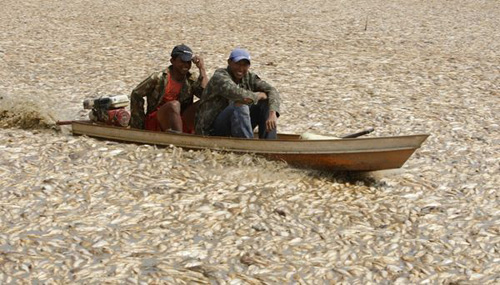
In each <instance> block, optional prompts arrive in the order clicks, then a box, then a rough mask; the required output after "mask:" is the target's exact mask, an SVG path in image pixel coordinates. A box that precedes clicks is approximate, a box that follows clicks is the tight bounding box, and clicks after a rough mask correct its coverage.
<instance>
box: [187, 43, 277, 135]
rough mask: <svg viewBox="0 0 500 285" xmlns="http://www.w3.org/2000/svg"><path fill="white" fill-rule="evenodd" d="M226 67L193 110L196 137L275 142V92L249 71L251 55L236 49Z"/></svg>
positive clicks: (218, 72)
mask: <svg viewBox="0 0 500 285" xmlns="http://www.w3.org/2000/svg"><path fill="white" fill-rule="evenodd" d="M227 62H228V66H227V68H220V69H217V70H216V71H215V73H214V75H213V77H212V78H211V79H210V81H209V82H208V84H207V87H206V88H205V90H204V91H203V95H202V97H201V100H200V105H199V106H198V110H197V111H196V124H195V131H196V134H199V135H209V136H233V137H241V138H253V129H254V128H255V127H256V126H259V138H264V139H276V134H277V131H276V121H277V119H278V116H279V113H278V112H279V107H280V97H279V93H278V91H277V90H276V89H275V88H274V87H272V86H271V85H269V84H268V83H266V82H265V81H263V80H261V79H260V78H259V76H257V75H256V74H255V73H252V72H249V71H248V69H249V68H250V54H249V53H248V52H247V51H246V50H243V49H239V48H236V49H234V50H233V51H232V52H231V54H230V55H229V59H228V61H227Z"/></svg>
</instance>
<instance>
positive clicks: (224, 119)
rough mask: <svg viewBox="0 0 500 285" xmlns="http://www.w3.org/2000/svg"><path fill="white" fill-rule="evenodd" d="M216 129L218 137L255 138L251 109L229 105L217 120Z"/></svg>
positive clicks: (238, 105)
mask: <svg viewBox="0 0 500 285" xmlns="http://www.w3.org/2000/svg"><path fill="white" fill-rule="evenodd" d="M214 129H215V135H216V136H232V137H237V138H253V128H252V124H251V122H250V108H249V107H248V105H244V104H242V105H240V104H237V105H234V104H233V103H231V104H229V106H227V107H226V108H225V109H224V110H222V112H221V113H220V114H219V115H218V116H217V118H216V119H215V122H214Z"/></svg>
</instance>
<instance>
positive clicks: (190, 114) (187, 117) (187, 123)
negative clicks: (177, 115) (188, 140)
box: [181, 101, 200, 134]
mask: <svg viewBox="0 0 500 285" xmlns="http://www.w3.org/2000/svg"><path fill="white" fill-rule="evenodd" d="M198 105H200V101H196V102H194V103H193V104H191V105H189V106H188V107H187V108H186V110H184V111H183V112H182V114H181V118H182V131H183V132H185V133H188V134H194V119H195V115H196V109H198Z"/></svg>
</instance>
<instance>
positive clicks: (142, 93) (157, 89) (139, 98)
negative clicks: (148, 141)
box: [130, 66, 203, 129]
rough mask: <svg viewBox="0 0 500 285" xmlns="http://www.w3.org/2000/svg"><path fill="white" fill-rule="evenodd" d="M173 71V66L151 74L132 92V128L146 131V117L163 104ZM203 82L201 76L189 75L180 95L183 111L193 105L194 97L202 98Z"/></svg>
mask: <svg viewBox="0 0 500 285" xmlns="http://www.w3.org/2000/svg"><path fill="white" fill-rule="evenodd" d="M171 69H172V66H169V67H168V69H167V70H163V71H159V72H155V73H153V74H151V75H150V76H149V77H148V78H146V79H145V80H144V81H143V82H141V83H140V84H139V85H137V87H135V89H134V90H133V91H132V95H130V113H131V118H130V126H131V127H132V128H137V129H144V120H145V118H146V115H147V114H149V113H151V112H153V111H155V110H156V109H157V108H158V107H159V106H160V104H161V103H162V99H163V96H164V95H165V87H166V86H167V84H168V72H170V70H171ZM201 80H202V77H201V76H200V77H198V78H196V76H195V75H193V74H191V73H188V74H187V76H186V80H185V81H184V83H183V84H182V89H181V92H180V94H179V102H180V103H181V109H182V110H184V109H185V108H186V107H187V106H189V105H190V104H192V103H193V95H196V96H197V97H200V96H201V93H202V91H203V88H202V87H201ZM144 97H146V100H147V111H146V112H144Z"/></svg>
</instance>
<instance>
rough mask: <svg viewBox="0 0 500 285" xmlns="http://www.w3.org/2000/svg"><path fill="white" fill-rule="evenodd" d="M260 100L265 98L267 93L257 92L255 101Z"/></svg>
mask: <svg viewBox="0 0 500 285" xmlns="http://www.w3.org/2000/svg"><path fill="white" fill-rule="evenodd" d="M260 100H267V94H266V93H264V92H258V93H257V101H260Z"/></svg>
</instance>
